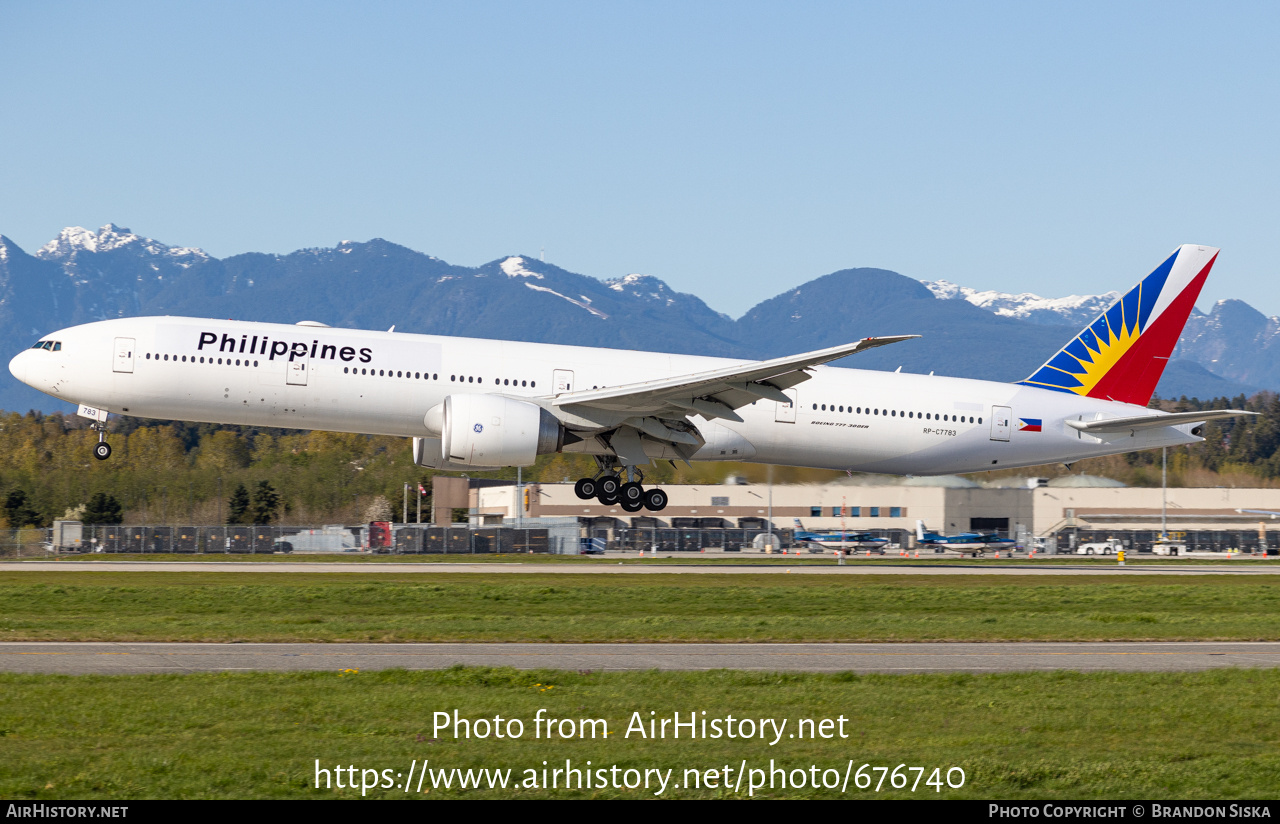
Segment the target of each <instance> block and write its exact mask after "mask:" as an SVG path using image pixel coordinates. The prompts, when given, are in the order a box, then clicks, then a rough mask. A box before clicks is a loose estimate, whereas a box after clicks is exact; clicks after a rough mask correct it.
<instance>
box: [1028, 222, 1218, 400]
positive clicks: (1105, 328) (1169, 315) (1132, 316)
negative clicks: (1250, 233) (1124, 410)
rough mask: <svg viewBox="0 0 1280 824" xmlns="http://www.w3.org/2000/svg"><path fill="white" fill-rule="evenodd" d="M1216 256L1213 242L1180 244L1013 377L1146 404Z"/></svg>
mask: <svg viewBox="0 0 1280 824" xmlns="http://www.w3.org/2000/svg"><path fill="white" fill-rule="evenodd" d="M1217 258H1218V250H1217V249H1215V248H1213V247H1211V246H1195V245H1190V244H1188V245H1185V246H1179V247H1178V248H1177V249H1176V250H1174V252H1173V254H1172V255H1170V256H1169V258H1168V259H1167V260H1165V262H1164V263H1162V264H1160V265H1159V266H1157V267H1156V269H1155V271H1154V272H1152V273H1151V274H1149V275H1147V276H1146V277H1145V278H1143V279H1142V281H1141V282H1140V283H1139V284H1138V285H1137V286H1135V287H1133V288H1132V289H1130V290H1129V292H1128V293H1127V294H1125V295H1124V297H1122V298H1120V299H1119V300H1117V301H1116V302H1115V303H1114V304H1112V306H1111V308H1109V309H1108V310H1107V311H1105V312H1103V313H1102V314H1101V315H1099V316H1098V317H1097V319H1096V320H1094V321H1093V323H1090V324H1089V325H1088V326H1086V327H1085V328H1084V330H1083V331H1082V332H1081V333H1080V334H1079V335H1076V336H1075V338H1073V339H1072V340H1071V342H1070V343H1068V344H1067V345H1066V346H1064V347H1062V349H1060V350H1059V351H1058V353H1057V354H1056V355H1054V356H1053V357H1051V358H1049V360H1048V361H1046V362H1045V364H1044V366H1041V367H1040V368H1039V369H1037V370H1036V371H1035V372H1033V373H1032V375H1031V377H1029V378H1027V379H1026V380H1024V381H1019V383H1022V384H1024V385H1026V386H1038V387H1040V388H1042V389H1052V390H1054V391H1057V392H1074V393H1075V394H1077V395H1085V396H1088V397H1090V398H1105V399H1108V400H1113V401H1121V402H1123V403H1133V404H1138V405H1140V406H1145V405H1146V404H1147V402H1148V401H1150V400H1151V395H1152V394H1153V393H1154V392H1155V389H1156V384H1157V383H1159V382H1160V376H1161V375H1162V374H1164V367H1165V364H1167V363H1168V362H1169V356H1170V355H1172V354H1173V348H1174V346H1176V345H1177V343H1178V336H1179V335H1181V334H1182V327H1183V326H1185V325H1186V323H1187V317H1188V316H1189V315H1190V314H1191V309H1192V308H1193V307H1194V306H1195V303H1196V298H1197V297H1199V296H1200V288H1201V287H1202V286H1204V281H1205V278H1207V277H1208V276H1209V270H1210V269H1212V268H1213V263H1214V261H1215V260H1217Z"/></svg>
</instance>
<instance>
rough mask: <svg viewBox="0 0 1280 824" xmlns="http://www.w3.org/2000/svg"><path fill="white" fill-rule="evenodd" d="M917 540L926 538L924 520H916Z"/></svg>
mask: <svg viewBox="0 0 1280 824" xmlns="http://www.w3.org/2000/svg"><path fill="white" fill-rule="evenodd" d="M916 540H917V541H923V540H924V521H916Z"/></svg>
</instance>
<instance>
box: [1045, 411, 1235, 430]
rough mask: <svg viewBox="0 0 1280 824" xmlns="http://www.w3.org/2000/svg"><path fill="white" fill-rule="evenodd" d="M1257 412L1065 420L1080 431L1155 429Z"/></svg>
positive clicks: (1177, 413)
mask: <svg viewBox="0 0 1280 824" xmlns="http://www.w3.org/2000/svg"><path fill="white" fill-rule="evenodd" d="M1257 414H1258V413H1257V412H1245V411H1244V410H1242V409H1207V410H1205V411H1203V412H1171V413H1168V414H1162V415H1134V416H1132V417H1128V418H1107V419H1105V420H1101V421H1067V422H1066V424H1067V426H1069V427H1071V428H1072V429H1078V430H1080V431H1081V432H1089V433H1093V432H1128V431H1130V430H1133V429H1156V428H1158V427H1161V426H1177V425H1178V424H1183V423H1200V422H1203V421H1216V420H1221V419H1223V418H1235V417H1239V416H1240V415H1257Z"/></svg>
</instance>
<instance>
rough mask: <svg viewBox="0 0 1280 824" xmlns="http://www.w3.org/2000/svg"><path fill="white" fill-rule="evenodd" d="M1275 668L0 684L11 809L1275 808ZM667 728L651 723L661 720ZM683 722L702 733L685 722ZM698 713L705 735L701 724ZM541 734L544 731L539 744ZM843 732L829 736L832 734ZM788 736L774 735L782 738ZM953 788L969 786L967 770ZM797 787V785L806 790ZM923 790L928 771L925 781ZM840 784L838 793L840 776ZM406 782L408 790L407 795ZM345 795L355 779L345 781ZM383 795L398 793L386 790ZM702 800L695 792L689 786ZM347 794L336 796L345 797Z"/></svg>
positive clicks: (423, 675) (38, 679)
mask: <svg viewBox="0 0 1280 824" xmlns="http://www.w3.org/2000/svg"><path fill="white" fill-rule="evenodd" d="M1278 691H1280V672H1278V671H1275V670H1215V671H1209V672H1199V673H1175V674H1168V673H1158V674H1153V673H1126V674H1119V673H1095V674H1080V673H1071V672H1056V673H1022V674H1000V675H981V676H976V675H912V676H889V675H866V676H857V675H852V674H848V673H844V674H826V675H819V674H778V673H745V672H734V671H713V672H704V673H663V672H643V673H577V672H553V671H545V670H544V671H529V672H522V671H516V670H512V669H487V668H462V667H458V668H454V669H450V670H443V671H437V672H406V671H402V670H390V671H384V672H360V673H350V672H347V673H336V672H323V673H284V674H275V673H234V674H193V675H153V676H114V677H108V676H79V677H71V676H35V675H0V692H2V693H3V694H4V696H5V701H4V702H3V704H0V797H3V798H7V799H13V800H19V799H68V798H76V799H144V798H334V797H344V798H358V797H360V796H361V791H360V789H358V788H357V789H355V790H351V789H343V790H339V789H337V788H336V786H331V787H330V788H329V789H316V788H315V787H314V786H313V782H314V779H315V762H316V759H319V760H320V762H321V766H322V767H325V768H329V769H330V770H332V769H333V768H334V767H336V766H338V765H342V766H355V767H356V768H357V772H356V774H355V775H356V778H357V785H358V784H359V780H358V779H359V778H360V777H361V773H360V770H362V769H374V770H378V771H379V776H381V775H382V773H381V771H382V770H390V771H391V775H393V776H394V774H396V773H399V774H400V775H401V776H404V775H405V774H407V773H408V771H409V768H410V765H411V763H412V762H414V761H415V760H416V761H417V763H418V765H419V766H420V765H421V763H422V760H423V759H427V760H428V762H429V763H428V766H429V767H430V768H432V769H434V770H440V769H444V770H449V769H453V768H460V769H463V770H466V769H486V768H487V769H502V770H511V771H512V775H513V777H514V778H513V781H514V783H515V784H519V783H520V782H521V781H522V780H526V779H527V778H528V777H529V773H525V772H524V770H527V769H533V770H534V771H535V773H534V775H535V776H536V777H537V778H538V780H539V783H540V782H541V770H542V767H543V763H542V762H543V761H546V762H548V767H549V768H550V769H554V768H556V767H563V766H564V761H565V760H566V759H568V760H569V761H571V762H572V764H573V765H574V766H577V767H580V768H585V766H586V762H587V761H591V762H592V766H593V768H600V767H604V768H606V769H607V768H609V767H611V766H613V765H617V766H619V767H620V768H622V769H627V768H631V769H639V770H644V769H659V770H672V771H673V773H672V774H671V775H672V778H671V783H672V784H680V785H681V787H680V789H675V788H674V787H670V788H669V789H668V790H667V791H666V792H665V793H664V797H668V798H671V797H674V798H713V797H716V798H719V797H738V798H745V797H747V789H748V786H749V782H748V781H744V782H743V785H742V788H741V790H739V791H736V792H735V791H734V790H731V789H725V788H723V787H715V788H708V787H706V786H700V787H691V786H688V784H687V783H686V775H685V773H684V770H686V769H696V770H698V771H699V772H700V773H701V774H702V775H703V776H704V777H705V775H706V771H707V770H713V771H716V772H717V773H718V774H723V772H722V771H723V769H724V767H725V766H726V765H727V766H729V767H730V768H731V770H732V772H731V774H730V775H731V778H732V777H733V776H736V772H737V771H738V770H739V769H740V768H741V765H742V762H743V761H744V760H745V761H746V762H747V767H748V770H750V769H757V768H758V769H762V770H768V769H769V767H770V760H771V759H772V761H773V766H774V767H775V768H783V769H785V770H787V771H791V770H794V769H803V770H806V771H807V770H808V769H809V768H810V767H811V766H816V767H817V768H818V776H819V777H820V778H821V776H822V771H824V770H828V769H830V770H836V771H837V772H839V773H840V775H841V777H842V776H843V773H844V771H845V770H846V767H847V765H848V764H849V763H850V762H852V763H853V769H854V770H856V769H857V768H858V767H860V766H861V765H863V764H870V765H871V766H872V767H888V768H889V769H890V770H891V769H893V768H894V767H896V766H898V765H899V764H904V765H906V766H907V767H924V768H926V774H925V775H926V780H927V776H928V774H929V772H930V771H932V770H933V769H934V768H941V771H942V773H943V774H945V773H946V771H947V769H948V768H950V767H960V768H961V769H963V771H964V774H965V783H964V786H963V787H962V788H960V789H951V788H948V787H946V786H945V784H944V786H943V788H942V791H941V792H940V793H939V792H937V791H935V789H934V788H933V787H927V786H924V785H923V784H921V785H920V786H918V787H917V788H916V790H915V792H914V793H913V792H911V791H910V790H909V789H893V788H892V787H891V786H890V785H889V782H888V781H886V782H885V783H884V785H883V786H882V787H881V789H880V791H879V792H878V793H877V792H876V791H874V790H872V789H857V788H856V787H855V786H854V785H853V783H852V782H851V783H850V785H849V787H848V789H847V790H846V791H845V792H844V794H843V795H841V794H840V793H839V792H838V791H837V790H834V789H827V788H821V787H819V788H817V789H814V788H813V787H811V786H807V783H808V779H806V786H803V787H800V788H794V787H791V786H788V787H787V788H786V789H782V788H779V787H777V786H776V784H775V787H774V788H773V789H768V788H764V789H757V790H756V791H755V794H754V797H757V798H758V797H765V798H793V797H811V798H837V797H845V798H874V797H899V798H902V797H916V798H938V797H942V798H1008V799H1089V798H1105V799H1124V798H1156V799H1218V798H1225V799H1247V798H1275V797H1276V796H1277V795H1280V778H1278V776H1280V704H1278V703H1277V702H1276V701H1275V699H1274V696H1275V695H1276V694H1277V692H1278ZM540 708H543V709H546V710H547V714H548V715H550V716H551V717H554V718H569V719H575V720H576V719H604V720H605V721H606V722H607V723H608V727H609V730H610V733H611V734H610V735H609V737H608V738H603V737H600V738H596V739H594V740H592V739H579V738H574V739H570V740H565V739H560V738H553V739H551V740H547V739H546V738H545V737H543V738H542V739H535V738H534V737H533V736H534V726H533V719H534V717H535V714H536V713H537V711H538V710H539V709H540ZM454 710H457V711H458V713H459V714H460V715H461V716H462V717H469V718H473V719H474V718H480V717H486V718H492V717H494V716H495V715H501V716H502V717H503V718H504V719H511V718H517V719H521V720H522V722H523V724H524V731H525V732H524V735H523V736H522V737H520V738H518V739H512V738H504V739H502V740H498V739H496V738H492V737H491V738H488V739H484V740H480V739H475V738H472V739H466V738H460V739H455V738H453V737H452V736H450V735H448V734H447V733H437V732H436V731H435V730H434V729H433V727H432V720H433V713H434V712H435V711H446V712H452V711H454ZM704 710H705V711H706V712H707V717H708V718H724V717H725V716H729V715H732V716H734V717H735V718H738V719H743V718H749V719H766V718H767V719H773V720H775V722H781V721H783V720H784V719H785V720H786V722H787V726H786V727H784V735H783V737H782V738H781V739H780V740H779V741H778V743H777V744H776V745H771V744H770V743H769V740H762V739H760V738H750V739H742V738H734V739H729V738H719V739H711V738H706V739H704V738H696V739H689V738H688V737H687V736H685V737H682V738H681V739H673V738H671V737H670V734H668V737H667V738H658V739H646V738H640V737H638V736H636V735H631V736H630V737H628V736H626V735H625V734H624V733H625V731H626V729H627V726H628V721H629V719H630V717H631V715H632V713H640V715H641V717H642V718H644V719H647V718H650V717H654V718H663V717H670V716H671V714H672V713H673V712H675V711H679V712H680V713H682V714H687V713H701V712H702V711H704ZM651 711H652V712H653V713H654V715H653V716H650V715H649V713H650V712H651ZM840 716H843V717H844V718H845V719H846V721H845V727H844V729H845V731H846V734H847V737H845V738H840V737H833V738H829V739H822V738H814V739H808V738H806V739H792V738H789V737H787V734H790V733H794V732H795V731H796V725H797V724H798V723H799V721H800V719H814V720H815V721H816V720H820V719H832V720H835V719H837V718H839V717H840ZM686 717H687V716H686ZM698 717H701V716H700V715H699V716H698ZM544 729H545V728H544ZM833 732H834V729H833ZM771 738H772V735H770V739H771ZM952 775H953V778H958V775H957V774H955V773H953V774H952ZM791 776H792V777H789V779H788V784H790V783H791V781H792V780H794V778H793V776H794V774H791ZM912 776H914V774H912ZM827 777H828V778H830V775H829V774H828V776H827ZM398 781H399V782H400V784H402V783H403V778H401V779H399V780H398ZM344 783H345V782H344ZM379 783H381V782H379ZM433 783H436V782H434V781H433V780H427V781H425V782H424V787H425V788H426V789H428V790H430V791H429V792H426V793H423V792H418V789H417V785H416V781H415V782H414V785H413V786H412V787H411V791H410V792H409V793H405V792H404V791H403V790H402V789H401V788H400V786H396V787H394V788H390V789H388V788H383V787H379V788H377V789H373V790H371V791H369V792H368V794H367V797H370V798H377V797H387V798H437V797H445V798H449V797H454V798H493V797H502V798H512V797H559V798H575V797H610V798H654V797H656V796H655V794H654V787H651V788H650V789H649V790H645V789H642V788H641V789H633V790H627V789H615V788H613V787H606V788H599V787H593V788H591V789H586V788H583V789H577V788H572V789H567V790H566V789H563V785H561V786H562V788H561V789H543V788H542V787H541V786H540V785H539V787H538V788H533V787H521V786H510V787H508V788H507V789H505V790H503V789H492V790H491V789H488V788H481V789H468V790H459V789H458V788H457V786H456V784H455V786H454V787H453V788H452V789H449V790H446V789H443V788H442V787H436V788H434V789H432V784H433ZM690 783H691V782H690ZM334 784H335V785H336V780H335V781H334Z"/></svg>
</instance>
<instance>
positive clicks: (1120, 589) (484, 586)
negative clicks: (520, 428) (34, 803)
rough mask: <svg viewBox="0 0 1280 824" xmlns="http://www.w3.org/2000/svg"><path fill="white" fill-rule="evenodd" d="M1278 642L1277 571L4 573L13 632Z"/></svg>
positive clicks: (0, 575) (104, 636)
mask: <svg viewBox="0 0 1280 824" xmlns="http://www.w3.org/2000/svg"><path fill="white" fill-rule="evenodd" d="M1276 639H1280V587H1277V586H1276V585H1275V584H1273V583H1271V582H1270V581H1269V580H1267V579H1265V578H1253V577H1246V576H1204V577H1196V578H1185V577H1184V578H1169V577H1160V576H1154V575H1151V576H1142V575H1135V576H1134V577H1132V578H1125V579H1122V580H1116V579H1099V578H1088V577H1081V578H1069V579H1068V578H1053V579H1047V578H1043V577H1034V576H1017V577H1013V576H964V577H954V576H927V575H926V576H901V577H898V576H894V577H891V578H889V577H879V576H865V577H864V576H839V577H831V576H778V575H761V576H752V575H746V576H744V575H697V576H682V575H674V574H673V575H671V576H666V575H611V576H605V577H602V576H598V575H572V574H547V575H538V574H533V575H521V576H511V575H504V574H486V573H477V574H467V575H448V576H441V577H439V578H431V577H424V576H422V575H415V574H411V573H406V574H403V575H401V574H383V575H362V574H359V573H351V574H348V573H331V574H326V575H296V576H289V575H280V574H273V573H251V572H250V573H217V572H209V573H186V572H172V573H131V572H93V573H75V572H48V573H45V572H29V573H23V572H7V571H6V572H0V640H4V641H19V640H22V641H29V640H78V641H110V640H120V641H126V640H127V641H233V640H243V641H724V642H732V641H944V640H964V641H995V640H1002V641H1006V640H1007V641H1018V640H1027V641H1049V640H1071V641H1095V640H1237V641H1240V640H1276Z"/></svg>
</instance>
